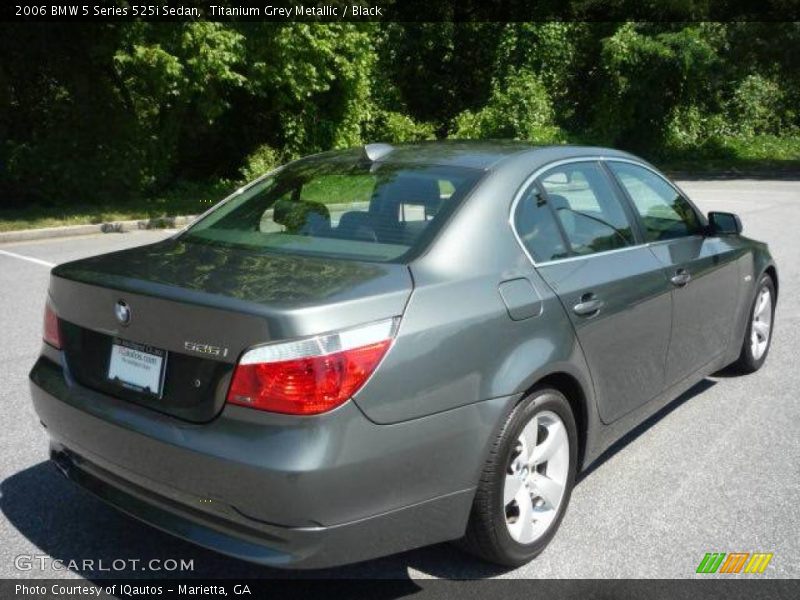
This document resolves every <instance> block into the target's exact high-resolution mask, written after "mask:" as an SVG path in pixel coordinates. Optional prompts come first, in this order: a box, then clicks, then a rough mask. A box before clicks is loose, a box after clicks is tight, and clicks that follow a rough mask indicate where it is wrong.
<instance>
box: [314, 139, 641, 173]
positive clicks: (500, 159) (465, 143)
mask: <svg viewBox="0 0 800 600" xmlns="http://www.w3.org/2000/svg"><path fill="white" fill-rule="evenodd" d="M362 152H363V150H362V148H350V149H347V150H332V151H329V152H323V153H320V154H315V155H313V156H309V157H307V158H305V159H301V161H302V162H306V161H308V162H317V161H320V162H323V161H330V160H348V161H352V160H357V159H358V158H359V157H360V156H362ZM512 156H513V157H515V158H525V159H528V160H531V162H530V167H531V168H536V167H538V166H544V165H546V164H548V163H550V162H553V161H556V160H562V159H567V158H578V157H582V156H605V157H618V158H628V159H634V160H637V161H641V162H645V161H642V159H640V158H638V157H636V156H633V155H631V154H628V153H627V152H623V151H621V150H615V149H613V148H602V147H597V146H571V145H546V146H545V145H542V146H537V145H534V144H531V143H529V142H521V141H516V140H446V141H431V142H417V143H411V144H392V150H391V151H390V152H388V153H387V154H385V155H384V156H382V157H381V158H380V159H379V160H378V161H377V162H387V163H393V164H409V165H443V166H456V167H466V168H472V169H481V170H493V169H497V168H499V167H501V166H502V165H503V163H504V161H506V160H507V159H509V158H510V157H512Z"/></svg>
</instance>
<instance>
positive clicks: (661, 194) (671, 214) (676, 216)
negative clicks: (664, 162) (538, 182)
mask: <svg viewBox="0 0 800 600" xmlns="http://www.w3.org/2000/svg"><path fill="white" fill-rule="evenodd" d="M608 166H609V167H611V170H612V171H613V172H614V174H615V175H616V176H617V178H618V179H619V181H620V183H621V184H622V186H623V187H624V188H625V191H627V192H628V195H629V196H630V198H631V200H632V202H633V205H634V207H635V208H636V211H637V212H638V213H639V215H640V216H641V218H642V223H643V224H644V229H645V238H646V240H647V241H648V242H655V241H659V240H669V239H673V238H678V237H684V236H690V235H696V234H698V233H701V231H702V224H701V223H700V219H699V217H698V216H697V213H696V212H695V210H694V208H692V205H691V204H689V202H688V201H687V200H686V199H685V198H684V197H683V196H681V194H680V192H678V190H676V189H675V188H674V187H672V186H671V185H670V184H669V183H667V182H666V181H665V180H664V179H663V178H661V177H659V176H658V175H656V174H655V173H653V172H652V171H650V170H649V169H645V168H644V167H640V166H638V165H633V164H630V163H622V162H614V161H609V163H608Z"/></svg>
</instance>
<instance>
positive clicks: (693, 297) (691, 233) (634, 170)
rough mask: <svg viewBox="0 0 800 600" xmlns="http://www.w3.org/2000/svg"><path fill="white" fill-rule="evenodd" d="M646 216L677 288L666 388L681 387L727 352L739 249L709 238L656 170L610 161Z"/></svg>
mask: <svg viewBox="0 0 800 600" xmlns="http://www.w3.org/2000/svg"><path fill="white" fill-rule="evenodd" d="M608 165H609V167H610V169H611V170H612V171H613V173H614V174H615V176H616V177H617V179H618V180H619V182H620V184H621V185H622V187H623V188H624V189H625V191H626V192H627V194H628V196H629V198H630V199H631V202H632V204H633V206H634V207H635V209H636V211H637V212H638V213H639V216H640V217H641V222H642V225H643V229H644V232H643V233H644V235H645V238H646V239H647V241H648V242H650V250H651V251H652V252H653V255H654V256H655V257H656V258H657V259H658V260H659V262H660V263H661V264H662V265H663V268H664V273H665V276H666V277H667V278H668V279H669V280H670V283H671V285H672V288H673V291H672V307H673V308H672V310H673V316H672V320H673V323H672V337H671V341H670V345H669V352H668V355H667V366H666V384H667V385H671V384H674V383H677V382H678V381H680V380H681V379H683V378H685V377H687V376H689V375H691V374H692V373H694V372H695V371H697V370H698V369H699V368H701V367H702V366H703V365H705V364H706V363H708V362H709V361H711V360H714V359H715V358H717V357H719V355H720V354H721V353H723V352H725V351H726V349H727V348H728V345H729V343H730V342H731V340H730V336H731V333H732V332H733V331H734V329H735V328H734V323H733V320H734V318H735V313H736V303H737V298H738V285H739V273H738V266H737V264H736V258H737V251H736V248H735V247H734V246H731V245H730V244H726V243H725V242H724V241H723V240H721V239H720V238H717V237H708V236H706V235H704V233H705V232H704V227H703V223H702V221H701V219H700V216H699V214H698V213H697V211H696V210H695V208H694V207H693V206H692V204H691V203H690V202H689V201H688V200H687V199H686V198H684V197H683V195H682V194H681V193H680V191H679V190H678V189H676V188H675V187H674V186H672V185H671V184H670V183H669V182H668V181H666V180H665V179H664V178H663V177H661V176H660V175H658V174H656V173H655V172H654V171H651V170H649V169H646V168H645V167H642V166H639V165H635V164H632V163H625V162H615V161H609V162H608Z"/></svg>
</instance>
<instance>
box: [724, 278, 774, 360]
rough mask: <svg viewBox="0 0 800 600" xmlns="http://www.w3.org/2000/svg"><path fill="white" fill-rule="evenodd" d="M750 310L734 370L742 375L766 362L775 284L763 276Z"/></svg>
mask: <svg viewBox="0 0 800 600" xmlns="http://www.w3.org/2000/svg"><path fill="white" fill-rule="evenodd" d="M756 289H757V290H758V291H757V292H756V297H755V300H753V306H752V308H751V310H750V322H749V323H748V326H747V329H746V330H745V336H744V341H743V342H742V349H741V352H740V353H739V358H738V360H737V361H736V362H735V363H734V365H733V366H734V368H735V369H736V370H738V371H740V372H742V373H753V372H755V371H758V370H759V369H760V368H761V366H762V365H763V364H764V361H765V360H767V354H768V353H769V347H770V343H771V342H772V329H773V325H774V317H775V299H776V296H775V283H774V282H773V281H772V278H771V277H770V276H769V275H763V276H762V277H761V280H760V281H759V283H758V287H757V288H756Z"/></svg>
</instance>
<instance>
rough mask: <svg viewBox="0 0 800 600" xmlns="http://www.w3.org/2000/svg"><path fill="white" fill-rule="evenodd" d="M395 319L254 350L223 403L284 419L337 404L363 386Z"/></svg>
mask: <svg viewBox="0 0 800 600" xmlns="http://www.w3.org/2000/svg"><path fill="white" fill-rule="evenodd" d="M398 323H399V319H387V320H385V321H378V322H376V323H370V324H368V325H363V326H361V327H356V328H353V329H347V330H345V331H341V332H339V333H332V334H328V335H320V336H315V337H311V338H305V339H301V340H296V341H292V342H281V343H276V344H268V345H265V346H258V347H255V348H253V349H251V350H248V351H247V352H245V354H244V355H243V356H242V357H241V359H240V360H239V364H238V365H236V370H235V371H234V374H233V380H232V381H231V386H230V389H229V390H228V402H230V403H231V404H239V405H241V406H249V407H251V408H257V409H259V410H266V411H270V412H278V413H285V414H290V415H315V414H319V413H323V412H326V411H329V410H331V409H333V408H336V407H337V406H339V405H341V404H343V403H344V402H345V401H347V400H348V399H349V398H351V397H352V396H353V395H354V394H355V393H356V392H357V391H358V390H359V389H360V388H361V386H363V385H364V383H365V382H366V381H367V379H368V378H369V376H370V375H372V373H373V371H374V370H375V368H376V367H377V366H378V363H380V361H381V359H382V358H383V356H384V355H385V354H386V351H387V350H388V349H389V346H390V345H391V343H392V340H393V339H394V335H395V332H396V330H397V325H398Z"/></svg>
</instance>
